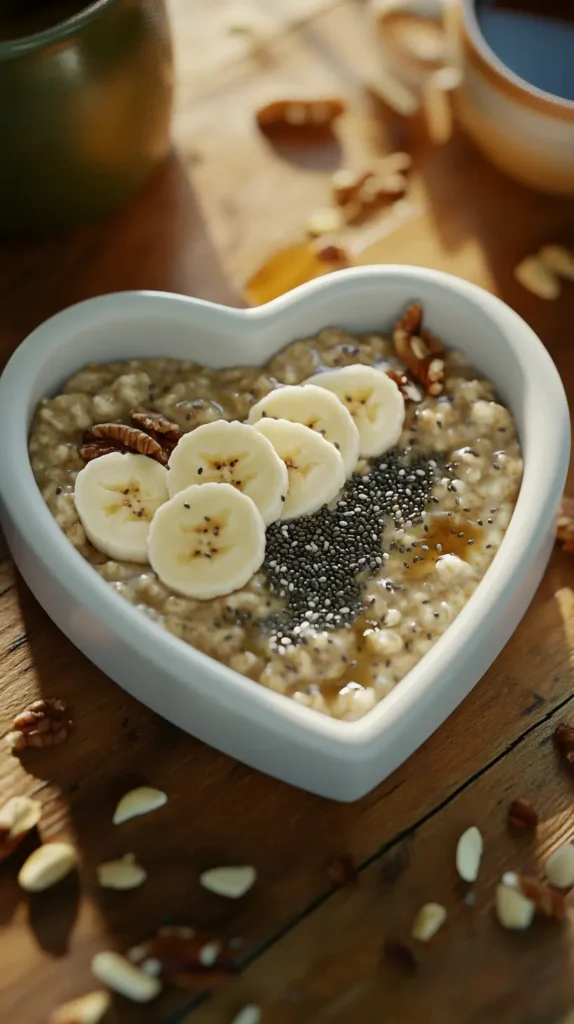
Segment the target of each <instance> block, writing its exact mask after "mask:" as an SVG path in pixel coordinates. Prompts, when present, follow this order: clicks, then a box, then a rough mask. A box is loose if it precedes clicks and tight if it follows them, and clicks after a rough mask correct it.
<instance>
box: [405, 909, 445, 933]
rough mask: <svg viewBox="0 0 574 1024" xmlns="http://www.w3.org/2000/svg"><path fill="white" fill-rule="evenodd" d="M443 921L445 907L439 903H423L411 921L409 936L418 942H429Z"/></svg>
mask: <svg viewBox="0 0 574 1024" xmlns="http://www.w3.org/2000/svg"><path fill="white" fill-rule="evenodd" d="M445 921H446V907H443V906H441V904H440V903H425V904H424V905H423V906H422V907H421V908H420V910H419V911H418V913H417V915H416V917H415V919H414V921H413V927H412V930H411V936H412V937H413V939H418V941H419V942H429V941H430V939H432V938H433V937H434V936H435V935H436V933H437V932H438V930H439V928H441V927H442V925H443V924H444V922H445Z"/></svg>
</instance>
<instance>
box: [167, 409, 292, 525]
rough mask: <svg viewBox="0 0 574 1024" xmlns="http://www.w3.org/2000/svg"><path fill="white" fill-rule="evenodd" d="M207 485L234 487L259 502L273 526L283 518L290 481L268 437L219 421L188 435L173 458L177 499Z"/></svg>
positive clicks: (171, 465) (173, 489)
mask: <svg viewBox="0 0 574 1024" xmlns="http://www.w3.org/2000/svg"><path fill="white" fill-rule="evenodd" d="M206 483H227V484H232V485H233V486H234V487H236V488H237V490H238V491H242V492H243V494H246V495H247V497H248V498H251V500H252V501H254V502H255V504H256V505H257V508H258V509H259V512H260V514H261V516H262V518H263V522H264V523H265V524H268V523H272V522H273V521H274V520H275V519H279V516H280V515H281V512H282V509H283V502H284V500H285V498H286V495H287V488H288V486H289V477H288V474H287V470H286V468H285V464H284V463H283V462H282V461H281V459H280V458H279V456H278V455H277V453H276V452H275V450H274V448H273V445H272V444H270V442H269V441H268V440H267V438H266V437H263V435H262V434H258V433H257V431H255V430H253V428H252V427H249V426H248V425H247V424H246V423H238V422H237V421H234V422H233V423H228V422H227V420H215V421H214V422H213V423H205V424H204V425H203V426H201V427H197V429H196V430H192V432H191V433H190V434H184V436H183V437H182V439H181V441H180V442H179V444H178V445H177V446H176V447H175V448H174V450H173V452H172V454H171V456H170V459H169V472H168V488H169V493H170V495H171V497H173V496H174V494H178V493H179V491H182V490H183V489H184V488H185V487H189V486H190V485H191V484H206Z"/></svg>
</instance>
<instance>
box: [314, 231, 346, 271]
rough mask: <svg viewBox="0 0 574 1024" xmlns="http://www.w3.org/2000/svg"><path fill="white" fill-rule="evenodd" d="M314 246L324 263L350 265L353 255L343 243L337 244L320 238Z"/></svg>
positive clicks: (341, 265)
mask: <svg viewBox="0 0 574 1024" xmlns="http://www.w3.org/2000/svg"><path fill="white" fill-rule="evenodd" d="M313 248H314V252H315V254H316V256H317V257H318V259H320V260H321V261H322V262H323V263H332V264H336V265H337V266H339V267H348V266H350V263H351V257H350V255H349V253H348V252H347V250H346V249H344V248H343V246H341V245H336V244H335V243H334V242H328V241H325V239H322V238H319V239H317V241H316V242H315V244H314V246H313Z"/></svg>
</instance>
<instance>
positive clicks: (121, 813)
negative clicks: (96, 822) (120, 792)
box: [112, 786, 167, 825]
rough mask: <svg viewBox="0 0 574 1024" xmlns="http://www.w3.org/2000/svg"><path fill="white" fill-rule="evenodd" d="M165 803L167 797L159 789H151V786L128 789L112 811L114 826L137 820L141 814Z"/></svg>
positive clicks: (147, 812)
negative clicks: (131, 819) (133, 819)
mask: <svg viewBox="0 0 574 1024" xmlns="http://www.w3.org/2000/svg"><path fill="white" fill-rule="evenodd" d="M165 803H167V795H166V794H165V793H162V791H161V789H153V787H152V786H138V787H137V788H136V789H130V791H129V793H126V794H125V796H123V797H122V798H121V800H120V802H119V804H118V806H117V807H116V809H115V811H114V817H113V819H112V820H113V823H114V825H121V824H123V822H124V821H129V820H130V818H139V817H140V815H142V814H149V813H150V811H155V810H157V808H158V807H163V805H164V804H165Z"/></svg>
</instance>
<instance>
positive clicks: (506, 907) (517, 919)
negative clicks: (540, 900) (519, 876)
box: [496, 884, 535, 931]
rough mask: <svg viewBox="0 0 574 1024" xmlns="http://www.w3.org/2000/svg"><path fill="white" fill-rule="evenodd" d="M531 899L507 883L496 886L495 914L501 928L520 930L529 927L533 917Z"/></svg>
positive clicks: (533, 907) (533, 908)
mask: <svg viewBox="0 0 574 1024" xmlns="http://www.w3.org/2000/svg"><path fill="white" fill-rule="evenodd" d="M534 910H535V906H534V903H533V902H532V900H529V899H527V898H526V896H523V895H522V893H521V892H519V890H518V889H514V888H513V887H511V886H509V885H503V884H500V885H497V887H496V916H497V917H498V920H499V921H500V924H501V925H502V927H503V928H510V929H511V930H513V931H522V930H524V929H525V928H529V927H530V925H531V924H532V919H533V917H534Z"/></svg>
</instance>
